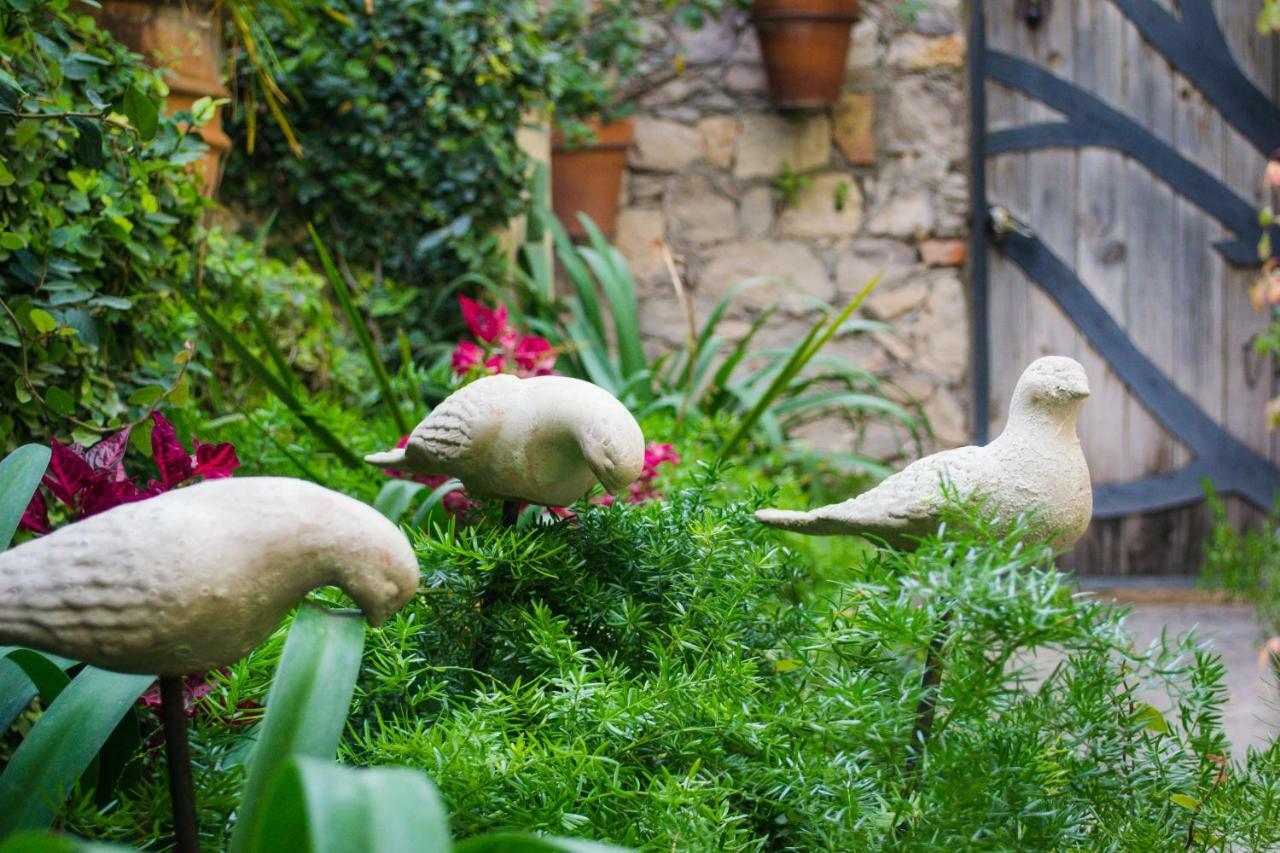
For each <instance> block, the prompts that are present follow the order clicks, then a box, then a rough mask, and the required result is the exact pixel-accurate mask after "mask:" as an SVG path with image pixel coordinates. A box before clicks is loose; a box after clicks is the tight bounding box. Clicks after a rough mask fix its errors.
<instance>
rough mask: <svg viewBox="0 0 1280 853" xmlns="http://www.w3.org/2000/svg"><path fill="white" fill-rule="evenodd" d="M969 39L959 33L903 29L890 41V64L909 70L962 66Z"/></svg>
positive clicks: (893, 66) (888, 60)
mask: <svg viewBox="0 0 1280 853" xmlns="http://www.w3.org/2000/svg"><path fill="white" fill-rule="evenodd" d="M964 56H965V42H964V38H963V37H962V36H961V35H960V34H959V33H952V34H950V35H945V36H924V35H920V34H919V33H903V34H902V35H900V36H898V37H897V38H895V39H894V40H893V42H892V43H891V44H890V45H889V56H888V59H887V62H888V64H889V66H890V67H892V68H897V69H902V70H905V71H928V70H929V69H931V68H943V67H945V68H962V67H963V66H964Z"/></svg>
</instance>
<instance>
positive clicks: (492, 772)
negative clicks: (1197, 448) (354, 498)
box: [343, 474, 1280, 850]
mask: <svg viewBox="0 0 1280 853" xmlns="http://www.w3.org/2000/svg"><path fill="white" fill-rule="evenodd" d="M711 482H712V477H711V475H710V474H707V475H704V476H703V477H702V482H701V484H700V485H699V486H698V487H697V488H694V489H692V490H686V491H682V492H679V493H675V494H669V496H668V500H667V501H666V502H664V503H648V504H640V505H623V504H617V505H615V506H613V507H610V508H608V509H594V510H591V511H588V512H582V513H580V514H579V517H578V520H577V522H574V523H570V522H565V523H558V524H556V525H554V526H551V527H548V528H539V527H526V528H519V529H514V530H512V529H506V530H486V529H483V528H465V529H464V528H458V529H442V530H437V531H435V532H434V533H433V534H432V535H430V536H427V535H423V536H420V537H418V539H417V546H418V548H419V553H420V559H421V562H422V565H423V568H424V572H425V586H424V590H423V594H422V595H420V596H419V597H418V598H417V599H416V600H415V601H414V602H412V603H411V604H410V605H409V606H408V607H407V608H406V610H404V611H402V613H401V614H400V615H399V616H398V617H396V619H394V620H393V621H392V622H391V623H390V624H389V626H388V627H387V628H385V629H384V632H383V635H382V640H383V641H382V643H381V644H379V645H376V646H375V647H373V648H371V649H370V653H369V657H368V658H367V660H366V665H365V669H364V673H365V674H364V677H363V678H362V682H361V689H360V690H359V691H358V693H357V708H356V713H355V716H354V717H353V719H352V737H351V738H350V739H349V740H348V741H347V742H346V743H345V744H344V747H343V753H344V755H345V756H346V758H347V760H349V761H351V762H354V763H360V764H380V763H387V762H393V763H404V764H410V765H412V766H417V767H420V768H423V769H425V770H427V771H428V772H429V773H430V774H431V775H433V776H434V777H435V778H436V779H437V780H438V781H439V782H440V785H441V790H442V792H443V794H444V797H445V800H446V802H448V803H449V805H450V808H451V811H452V812H453V813H454V814H455V815H456V816H457V817H458V821H459V824H460V828H461V830H462V831H463V832H464V833H467V832H473V831H476V830H478V829H479V828H480V827H483V826H493V825H499V826H502V825H505V826H513V827H522V828H533V829H537V830H541V831H551V832H559V831H564V830H566V829H574V828H578V827H583V828H589V831H590V832H591V833H592V834H593V835H594V836H595V837H597V838H605V839H609V840H611V841H614V842H616V843H627V844H635V845H641V846H644V847H645V848H646V849H654V850H663V849H666V850H670V849H681V850H685V849H687V850H759V849H813V850H864V849H879V848H882V847H896V846H905V847H920V848H926V849H962V848H965V847H967V846H969V845H972V844H974V843H981V844H984V845H989V846H992V847H996V848H1004V849H1009V848H1013V847H1022V848H1034V849H1064V848H1075V847H1091V848H1119V849H1172V848H1174V847H1178V846H1181V845H1183V844H1185V843H1186V841H1187V839H1188V838H1193V839H1195V840H1197V841H1199V842H1201V843H1209V844H1214V845H1222V846H1226V847H1232V846H1239V847H1246V848H1252V849H1260V848H1264V847H1268V846H1270V845H1272V844H1275V843H1277V842H1280V821H1278V820H1277V818H1280V748H1278V747H1274V746H1273V747H1272V748H1271V749H1270V750H1269V751H1267V752H1266V753H1261V754H1258V753H1255V754H1253V755H1251V756H1250V758H1249V761H1248V763H1247V764H1246V765H1244V766H1235V765H1230V764H1229V762H1227V760H1226V759H1225V756H1226V755H1227V754H1228V746H1227V744H1226V742H1225V739H1224V736H1223V734H1222V730H1221V726H1220V711H1221V705H1222V703H1223V701H1224V700H1225V690H1224V688H1223V685H1222V681H1221V678H1222V667H1221V665H1220V663H1218V661H1217V660H1216V658H1214V656H1213V655H1212V654H1211V653H1210V652H1208V651H1206V650H1204V649H1202V648H1199V647H1198V646H1197V645H1196V644H1195V643H1194V642H1193V641H1192V640H1190V639H1186V640H1183V641H1180V642H1177V643H1172V644H1170V645H1169V646H1167V647H1166V646H1161V645H1157V646H1156V647H1153V648H1152V649H1150V650H1148V651H1145V652H1142V651H1135V650H1133V649H1131V648H1130V646H1129V640H1128V637H1127V635H1126V634H1125V632H1124V630H1123V624H1122V617H1123V613H1122V612H1121V611H1118V610H1116V609H1115V608H1114V607H1111V606H1108V605H1103V604H1100V603H1097V602H1095V601H1092V600H1088V599H1081V598H1077V597H1076V596H1074V595H1073V594H1072V590H1071V589H1070V587H1069V586H1067V584H1066V581H1065V579H1064V578H1063V577H1062V576H1061V575H1060V574H1059V573H1058V572H1057V571H1056V570H1055V569H1054V568H1053V565H1052V560H1051V558H1052V555H1051V554H1050V553H1049V552H1048V551H1047V550H1046V549H1044V548H1041V547H1033V546H1025V545H1023V544H1021V542H1022V540H1023V538H1024V535H1025V533H1026V532H1027V531H1026V530H1022V531H1018V532H1016V533H1015V534H1014V535H1011V536H1007V537H999V536H997V535H996V534H995V533H994V532H993V531H991V530H990V529H988V528H987V527H986V526H985V524H984V522H983V521H982V513H981V511H980V509H977V510H973V511H972V513H971V514H970V516H969V517H965V518H957V519H956V520H955V521H954V522H952V523H951V524H949V525H948V526H947V527H946V528H945V529H944V530H940V531H939V534H938V535H937V536H934V537H930V538H929V539H928V540H927V541H925V542H924V543H922V545H921V547H920V549H919V550H918V551H917V552H915V553H914V554H905V553H893V552H882V553H880V554H876V555H873V556H871V557H870V558H866V559H863V560H860V561H858V562H857V563H855V564H854V565H851V566H847V567H846V575H845V578H844V589H843V591H842V593H841V594H839V595H838V596H837V597H835V598H834V599H832V600H824V599H821V598H811V597H810V596H809V595H807V594H806V590H807V587H808V583H807V577H806V567H805V566H804V565H803V564H802V563H801V562H800V561H799V560H798V559H797V557H796V556H795V555H793V554H791V553H789V552H788V551H786V550H784V549H781V548H779V546H778V542H777V540H776V539H775V538H774V537H773V536H772V535H771V534H768V533H767V532H765V531H763V530H761V529H760V528H758V527H757V526H756V525H754V524H753V523H752V522H751V521H750V520H749V518H748V516H747V511H748V510H750V509H751V508H752V507H754V506H756V505H758V503H759V502H760V500H761V498H762V495H756V497H755V498H754V499H752V500H751V501H749V502H746V503H743V502H739V501H726V500H724V499H722V498H720V497H719V496H717V494H716V492H715V490H714V488H713V487H712V486H711ZM931 646H933V647H934V648H935V650H936V651H935V654H936V655H937V658H938V660H939V661H940V662H941V663H940V666H941V670H942V677H941V686H940V688H939V689H937V690H934V689H932V688H930V687H928V686H927V682H925V681H923V680H922V668H923V665H922V661H921V658H922V657H923V653H924V650H925V649H927V648H929V647H931ZM1033 649H1036V650H1038V651H1037V654H1038V655H1039V656H1040V657H1041V661H1042V662H1041V663H1040V664H1039V665H1037V664H1036V663H1035V660H1034V659H1032V657H1031V652H1032V650H1033ZM1046 656H1047V657H1048V658H1049V661H1050V662H1049V663H1044V662H1043V661H1044V658H1045V657H1046ZM1157 697H1163V698H1157ZM922 700H924V701H926V702H928V703H931V704H932V705H936V722H935V723H934V724H933V727H932V733H931V735H930V734H925V733H924V732H922V730H921V726H920V716H919V707H920V705H921V702H922ZM1164 708H1168V710H1167V711H1164V710H1162V709H1164ZM1224 765H1225V766H1226V769H1225V770H1224ZM1246 804H1247V805H1246Z"/></svg>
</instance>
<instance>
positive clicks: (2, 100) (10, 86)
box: [0, 68, 26, 110]
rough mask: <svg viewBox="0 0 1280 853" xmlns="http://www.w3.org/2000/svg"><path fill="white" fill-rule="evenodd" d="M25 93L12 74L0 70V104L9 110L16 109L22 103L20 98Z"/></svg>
mask: <svg viewBox="0 0 1280 853" xmlns="http://www.w3.org/2000/svg"><path fill="white" fill-rule="evenodd" d="M25 94H26V92H25V91H23V89H22V87H21V86H19V85H18V81H17V79H15V78H14V76H13V75H12V74H10V73H9V72H8V71H5V70H4V69H3V68H0V104H3V105H4V106H5V107H6V108H8V109H10V110H16V109H18V105H19V104H21V103H22V96H23V95H25Z"/></svg>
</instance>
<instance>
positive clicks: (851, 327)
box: [470, 199, 922, 475]
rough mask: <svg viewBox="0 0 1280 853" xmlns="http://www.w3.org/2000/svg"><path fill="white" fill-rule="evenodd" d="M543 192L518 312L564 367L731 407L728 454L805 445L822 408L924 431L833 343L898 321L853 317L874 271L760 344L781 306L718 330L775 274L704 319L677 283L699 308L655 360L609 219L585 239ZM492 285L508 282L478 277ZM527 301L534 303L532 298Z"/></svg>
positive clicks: (662, 403) (639, 405)
mask: <svg viewBox="0 0 1280 853" xmlns="http://www.w3.org/2000/svg"><path fill="white" fill-rule="evenodd" d="M540 201H541V200H540V199H535V203H534V207H533V210H532V221H533V223H534V226H535V228H534V230H533V232H532V233H531V234H530V237H529V239H530V242H529V243H528V244H526V246H525V247H524V249H523V250H522V252H523V254H522V260H523V262H524V267H523V269H522V270H520V271H519V272H517V274H516V300H515V301H514V302H513V303H512V304H511V306H510V307H511V309H512V312H513V314H515V315H516V318H517V321H518V322H520V323H522V324H524V325H527V326H529V327H530V328H532V329H534V330H536V331H538V332H540V333H543V334H545V335H547V336H548V337H549V338H551V339H552V340H553V341H560V342H562V344H563V347H564V349H565V352H564V354H563V355H562V356H561V357H560V358H559V360H558V361H557V368H558V369H560V370H561V371H562V372H566V373H569V374H570V375H575V376H578V377H580V378H582V379H587V380H589V381H591V382H593V383H595V384H596V385H599V386H600V387H602V388H605V389H607V390H608V391H609V392H610V393H612V394H613V395H614V396H616V397H618V399H620V400H622V401H623V402H624V403H625V404H626V405H627V406H628V407H630V408H631V409H632V410H633V411H635V412H637V413H638V414H640V415H641V416H642V417H644V416H647V415H650V414H653V413H656V412H664V411H666V412H670V413H672V414H675V415H677V416H679V417H680V418H682V419H683V418H685V417H688V418H690V419H691V420H694V421H696V422H699V423H702V424H705V425H712V426H714V425H715V424H718V423H721V420H720V416H721V415H732V416H733V421H732V423H733V426H732V428H731V429H730V430H729V431H728V434H727V435H726V436H725V438H724V440H723V443H722V445H721V446H720V447H719V448H716V449H715V450H714V451H713V452H714V453H715V455H716V456H717V457H719V458H721V459H724V458H727V457H728V456H729V455H730V454H732V453H734V452H736V451H737V450H738V449H739V448H740V447H741V446H742V445H743V443H744V441H745V440H746V439H747V438H748V436H750V437H751V438H753V439H755V440H756V444H757V449H759V448H761V447H788V448H789V449H791V450H792V451H793V452H795V453H797V454H800V453H804V452H805V451H804V450H803V448H802V447H800V446H799V445H798V444H797V443H793V442H792V441H791V440H790V435H791V434H792V433H793V432H795V431H796V430H797V429H798V428H799V427H801V426H803V425H804V424H807V423H809V422H812V421H814V420H818V419H821V418H823V417H829V416H838V417H841V418H843V419H844V420H845V421H846V423H847V424H848V426H849V429H850V431H851V432H853V433H855V434H857V433H858V432H859V431H860V430H862V429H863V428H865V426H866V424H867V422H869V421H870V420H871V419H872V418H884V419H888V420H890V421H892V422H894V423H896V424H897V425H899V426H901V427H902V428H903V429H904V430H905V431H907V432H908V433H909V434H910V435H911V436H912V437H913V438H915V439H916V440H917V444H918V443H919V442H918V439H919V435H920V433H921V431H922V429H921V421H920V419H919V418H918V413H917V412H915V411H912V407H911V406H910V405H906V404H903V403H899V402H897V401H895V400H894V399H893V397H894V396H905V395H897V394H895V392H894V389H893V388H892V387H891V386H890V385H889V384H888V383H885V382H883V381H882V380H880V379H879V378H878V377H876V376H875V375H874V374H872V373H871V372H870V371H867V370H865V369H863V368H861V367H859V366H858V365H856V364H849V363H847V362H844V361H843V360H840V359H837V358H834V357H828V356H825V355H823V354H822V349H823V347H825V346H826V345H827V344H828V343H830V342H831V340H833V339H834V338H835V337H837V336H847V335H854V334H861V333H865V332H868V331H871V330H873V329H878V330H882V331H889V328H888V327H887V326H885V325H883V324H881V323H875V322H871V321H867V320H862V319H851V318H852V315H853V313H854V312H855V311H856V310H857V308H858V306H859V305H860V304H861V302H862V300H863V299H864V298H865V297H866V295H867V293H869V292H870V289H871V288H872V287H874V285H875V282H874V281H872V282H870V283H868V285H867V286H866V288H864V290H863V291H862V292H861V293H859V294H858V295H857V296H855V298H854V299H853V300H851V301H850V302H849V303H848V304H847V305H845V306H844V307H843V308H841V309H840V310H836V309H834V308H832V307H831V306H828V305H826V304H825V303H823V302H821V301H819V300H814V304H815V307H817V308H820V309H821V310H822V316H820V318H819V319H818V320H817V321H815V322H814V324H813V326H812V327H811V328H810V329H809V331H808V333H807V334H806V335H805V336H804V337H802V338H801V339H800V341H799V342H797V343H796V344H795V345H794V346H792V347H787V348H781V349H772V350H762V349H753V347H752V345H753V342H754V340H755V337H756V335H757V334H758V333H759V332H760V330H761V329H763V328H764V326H765V324H766V323H767V322H768V321H769V319H770V317H772V316H773V314H774V309H769V310H766V311H763V312H761V313H760V314H758V315H757V316H756V317H755V318H754V321H753V323H752V325H751V327H750V329H749V330H748V332H747V334H745V335H744V336H742V337H741V338H740V339H738V340H736V341H730V340H725V339H723V338H721V337H720V336H719V334H718V331H719V327H720V324H721V322H722V321H723V320H724V318H725V316H726V315H727V314H728V312H729V310H730V309H731V307H732V306H733V303H734V301H735V300H736V299H737V298H738V297H740V296H741V295H742V294H743V293H744V292H745V291H747V290H749V289H751V288H753V287H759V286H762V285H768V284H775V285H776V282H775V281H773V280H772V279H768V278H753V279H747V280H745V281H742V282H739V283H738V284H737V285H735V286H734V287H733V288H731V289H730V290H729V292H728V293H726V294H725V295H724V297H722V298H721V299H720V301H719V302H718V303H717V304H716V305H715V306H714V307H713V308H712V310H711V311H710V312H709V313H708V314H707V316H706V317H705V318H704V319H703V321H702V324H701V326H697V325H696V323H695V321H694V319H693V317H692V313H691V312H692V309H691V307H690V306H689V304H688V302H687V297H686V296H685V294H684V291H683V289H682V285H680V283H679V282H676V291H677V292H676V294H675V297H674V298H677V299H679V300H680V301H681V305H682V307H684V308H685V310H686V313H687V314H688V316H689V325H690V328H689V330H688V333H687V335H686V339H685V341H684V343H683V344H682V345H681V346H679V347H676V348H674V349H671V350H668V351H667V352H665V353H663V355H661V356H660V357H659V358H657V359H655V360H654V361H652V362H649V361H648V360H647V359H646V357H645V354H644V347H643V344H644V341H643V337H642V335H641V332H640V323H639V312H640V308H639V303H638V301H637V297H636V285H635V282H634V280H633V279H632V277H631V273H630V271H629V269H628V267H627V263H626V260H625V259H624V258H623V257H622V254H621V253H620V252H619V251H618V250H617V249H616V248H615V247H613V246H611V245H610V244H609V242H608V240H607V239H605V237H604V235H603V234H601V233H600V230H599V229H598V228H597V227H596V226H595V224H594V223H592V222H591V221H590V219H589V218H587V217H585V216H584V217H583V220H582V221H583V225H584V226H585V228H586V231H587V234H588V238H589V239H588V241H587V243H586V244H584V245H580V246H579V245H575V244H574V243H573V241H572V240H571V239H570V238H569V236H568V234H567V233H566V232H565V230H564V228H563V227H561V225H560V223H559V222H558V221H557V220H556V219H555V217H554V216H552V215H551V214H550V212H549V211H547V210H546V209H545V208H544V207H542V206H541V204H540V203H539V202H540ZM540 229H549V230H550V231H551V233H552V235H553V242H554V245H555V251H556V256H557V258H558V259H559V261H560V265H561V267H562V269H563V272H564V274H565V278H566V279H567V280H568V282H569V285H570V287H571V288H572V289H571V291H570V292H569V293H567V294H565V295H563V296H560V297H559V298H557V297H555V296H554V295H553V294H554V293H555V288H554V287H553V284H554V277H553V273H552V271H551V270H550V269H548V268H547V267H546V265H545V264H543V263H541V262H540V261H538V260H537V259H538V257H539V252H540V249H541V247H540V245H539V243H538V241H539V240H540V233H541V232H540ZM470 280H473V281H479V282H480V283H481V284H482V285H484V286H485V287H486V288H488V289H490V290H492V291H500V290H501V288H499V286H498V285H497V284H495V283H494V282H492V281H488V280H486V279H483V278H482V277H478V276H471V277H470ZM522 306H523V307H522ZM839 456H840V457H841V459H842V461H843V463H844V464H846V465H848V466H850V467H855V468H858V469H861V470H866V471H873V472H876V473H879V474H882V475H883V474H886V473H888V472H887V470H886V469H885V468H884V466H882V465H880V464H879V463H877V462H875V461H874V460H872V459H869V458H865V457H863V456H861V455H859V454H856V453H853V454H839Z"/></svg>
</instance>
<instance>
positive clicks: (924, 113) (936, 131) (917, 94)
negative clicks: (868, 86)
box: [883, 77, 969, 162]
mask: <svg viewBox="0 0 1280 853" xmlns="http://www.w3.org/2000/svg"><path fill="white" fill-rule="evenodd" d="M887 103H888V110H887V116H886V120H885V124H884V137H883V139H884V143H885V145H886V147H887V148H888V149H889V150H890V151H894V152H926V151H927V152H933V153H935V154H938V155H939V156H941V157H943V159H945V160H947V161H949V162H950V161H959V160H961V159H962V158H963V157H964V156H965V141H966V139H967V135H968V125H969V122H968V116H967V115H966V113H965V109H964V94H963V90H962V88H961V85H960V82H959V81H958V80H956V81H951V80H936V79H933V78H931V77H906V78H903V79H901V80H898V81H896V82H895V83H894V84H893V87H892V89H891V90H890V93H889V97H888V100H887Z"/></svg>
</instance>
